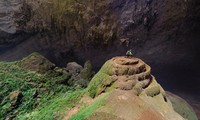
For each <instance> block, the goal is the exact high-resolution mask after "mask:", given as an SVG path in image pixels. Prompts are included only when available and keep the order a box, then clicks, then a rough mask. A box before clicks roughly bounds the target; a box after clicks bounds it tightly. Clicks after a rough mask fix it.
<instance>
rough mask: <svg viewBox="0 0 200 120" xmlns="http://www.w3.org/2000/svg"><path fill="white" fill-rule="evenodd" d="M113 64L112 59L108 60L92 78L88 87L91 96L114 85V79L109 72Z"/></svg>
mask: <svg viewBox="0 0 200 120" xmlns="http://www.w3.org/2000/svg"><path fill="white" fill-rule="evenodd" d="M111 65H112V64H111V63H110V61H107V62H106V63H105V64H104V65H103V67H102V68H101V69H100V71H99V72H98V73H97V74H96V75H95V76H94V77H93V79H92V80H91V82H90V84H89V86H88V88H87V89H88V93H89V96H90V97H92V98H94V97H95V96H97V95H99V94H100V93H102V92H105V91H106V89H107V87H108V86H111V85H112V83H113V79H112V78H111V77H110V76H109V74H108V73H110V74H111V72H112V69H111Z"/></svg>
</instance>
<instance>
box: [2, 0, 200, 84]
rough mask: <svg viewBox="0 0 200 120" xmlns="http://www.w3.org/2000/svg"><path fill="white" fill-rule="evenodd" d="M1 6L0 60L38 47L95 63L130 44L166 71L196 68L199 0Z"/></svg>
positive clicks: (46, 1)
mask: <svg viewBox="0 0 200 120" xmlns="http://www.w3.org/2000/svg"><path fill="white" fill-rule="evenodd" d="M0 6H2V7H1V9H3V10H1V14H0V23H1V24H0V32H1V34H0V60H6V61H12V60H16V59H20V58H22V57H24V56H25V55H28V54H30V53H32V52H34V51H37V52H40V53H42V54H43V55H44V56H46V57H47V58H48V59H50V60H51V61H52V62H54V63H56V64H57V65H60V66H65V65H66V63H67V62H69V61H77V62H78V63H82V64H83V63H84V62H85V61H86V60H88V59H89V60H91V62H92V63H93V64H94V66H95V67H96V69H98V68H100V66H101V65H102V64H103V61H105V60H107V59H108V58H111V57H112V56H116V55H123V54H124V53H125V52H126V51H127V49H133V51H134V55H135V56H138V57H140V58H142V59H144V60H145V61H147V63H150V64H151V65H153V66H156V67H155V69H157V71H158V70H161V71H163V68H166V66H172V67H171V68H169V71H171V70H173V69H175V68H179V67H181V68H184V69H185V71H183V72H186V71H191V70H190V69H189V68H191V69H192V71H193V72H191V75H188V76H194V72H198V73H199V70H198V67H199V64H198V61H199V60H200V58H199V55H200V50H199V46H198V45H199V37H200V29H199V28H200V23H199V21H200V17H199V16H200V12H199V11H200V3H199V0H185V1H183V0H176V1H170V0H140V1H138V0H101V1H100V0H85V1H83V0H76V1H73V0H57V1H56V0H34V1H33V0H12V1H1V2H0ZM4 8H5V9H4ZM188 63H192V64H188ZM174 66H175V67H174ZM188 69H189V70H188ZM197 70H198V71H197ZM175 76H176V75H175ZM193 82H194V83H195V84H197V83H199V82H198V81H197V80H193ZM178 83H179V82H178ZM185 83H187V82H185ZM190 88H192V85H191V87H190Z"/></svg>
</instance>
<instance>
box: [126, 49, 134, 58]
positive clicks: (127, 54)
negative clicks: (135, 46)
mask: <svg viewBox="0 0 200 120" xmlns="http://www.w3.org/2000/svg"><path fill="white" fill-rule="evenodd" d="M132 56H133V53H132V50H128V51H127V52H126V57H127V58H131V57H132Z"/></svg>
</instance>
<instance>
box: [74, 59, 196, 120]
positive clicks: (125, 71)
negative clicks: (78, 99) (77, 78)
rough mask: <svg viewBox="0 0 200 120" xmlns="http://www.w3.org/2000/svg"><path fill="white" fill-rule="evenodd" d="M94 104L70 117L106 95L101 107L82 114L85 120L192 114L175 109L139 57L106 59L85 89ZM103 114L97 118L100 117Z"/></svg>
mask: <svg viewBox="0 0 200 120" xmlns="http://www.w3.org/2000/svg"><path fill="white" fill-rule="evenodd" d="M87 92H88V95H89V96H90V97H91V99H92V98H93V101H94V102H93V103H92V104H90V105H88V106H87V107H83V108H81V110H80V111H79V112H78V113H77V114H75V115H73V116H72V120H73V118H78V117H80V113H81V112H83V111H86V109H87V111H89V110H88V108H91V109H94V108H93V106H95V101H98V100H99V99H101V98H102V96H106V97H105V99H104V100H103V101H101V106H99V107H98V108H95V109H94V110H93V111H92V113H89V114H87V115H85V116H84V115H82V117H83V118H84V119H87V120H99V119H100V118H102V119H103V120H107V119H110V118H115V119H119V120H121V119H122V120H147V119H148V120H184V119H189V118H196V116H195V114H191V115H193V117H191V116H190V117H186V116H182V114H180V113H177V111H175V110H174V108H173V107H174V104H173V105H172V103H171V101H170V100H171V99H169V98H168V97H167V96H166V92H165V91H164V89H163V88H162V87H161V85H160V84H158V83H157V81H156V79H155V77H154V76H153V75H151V68H150V66H148V65H147V64H145V63H144V62H143V61H142V60H141V59H138V58H127V57H123V56H122V57H114V58H112V59H110V60H108V61H107V62H106V63H105V64H104V65H103V67H102V68H101V69H100V71H99V72H98V73H97V74H96V75H95V76H94V77H93V79H92V80H91V82H90V84H89V86H88V88H87ZM102 115H104V116H103V117H99V116H102Z"/></svg>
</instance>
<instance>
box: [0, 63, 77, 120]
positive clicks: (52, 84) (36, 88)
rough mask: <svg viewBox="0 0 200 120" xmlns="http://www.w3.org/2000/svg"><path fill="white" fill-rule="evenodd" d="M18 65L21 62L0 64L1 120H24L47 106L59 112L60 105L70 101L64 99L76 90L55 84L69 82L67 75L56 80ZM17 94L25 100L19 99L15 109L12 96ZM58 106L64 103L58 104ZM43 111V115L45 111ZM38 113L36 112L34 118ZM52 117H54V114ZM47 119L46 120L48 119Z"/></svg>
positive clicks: (55, 77)
mask: <svg viewBox="0 0 200 120" xmlns="http://www.w3.org/2000/svg"><path fill="white" fill-rule="evenodd" d="M18 64H19V62H0V88H1V89H0V118H1V119H6V117H9V118H11V119H14V120H15V119H20V120H23V118H27V117H26V115H28V114H29V113H32V111H33V110H35V109H38V108H41V106H44V105H47V104H46V103H48V105H49V106H52V108H53V109H55V110H58V109H56V108H57V107H58V108H59V105H61V104H62V103H64V101H68V99H69V98H68V97H65V98H64V97H61V96H63V95H65V93H66V92H67V91H75V90H76V89H75V88H72V87H69V86H67V85H64V84H56V81H62V80H65V79H66V78H67V76H66V75H64V74H57V75H53V76H50V75H49V74H39V73H36V72H32V71H28V70H24V69H22V68H21V67H20V66H19V65H18ZM16 90H19V91H20V92H21V94H22V96H23V97H22V98H20V100H19V102H18V103H17V104H16V105H12V103H13V101H11V100H10V97H9V95H10V93H11V92H13V91H16ZM69 95H70V94H69ZM55 96H57V97H58V99H56V97H55ZM59 98H60V100H59ZM66 99H67V100H66ZM71 99H72V98H71ZM74 99H75V98H74ZM76 99H77V98H76ZM48 101H50V102H48ZM58 102H61V103H59V104H58ZM51 104H52V105H51ZM48 105H47V106H48ZM48 109H50V108H46V110H48ZM41 110H42V111H43V112H44V110H43V109H41ZM37 112H38V111H37ZM37 112H35V114H36V113H37ZM43 112H40V111H39V113H40V115H43V114H41V113H43ZM49 112H50V111H49ZM50 113H51V114H53V113H52V112H50ZM44 114H47V112H44ZM48 115H50V114H48ZM43 116H44V115H43ZM45 117H47V116H45ZM45 117H44V118H43V119H46V118H45ZM48 118H49V117H48Z"/></svg>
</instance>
